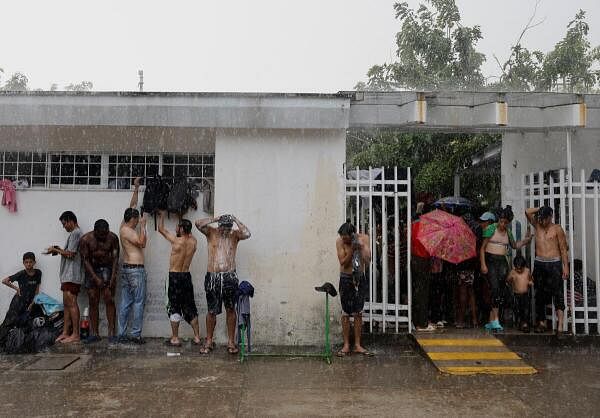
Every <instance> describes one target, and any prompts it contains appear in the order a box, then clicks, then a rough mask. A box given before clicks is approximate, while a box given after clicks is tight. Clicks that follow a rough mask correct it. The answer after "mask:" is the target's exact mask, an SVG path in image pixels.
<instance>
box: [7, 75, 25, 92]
mask: <svg viewBox="0 0 600 418" xmlns="http://www.w3.org/2000/svg"><path fill="white" fill-rule="evenodd" d="M28 83H29V78H27V76H26V75H25V74H23V73H18V72H17V73H14V74H12V75H11V76H10V77H9V78H8V80H6V82H5V83H4V86H2V87H0V90H4V91H27V90H29V87H28V86H27V84H28Z"/></svg>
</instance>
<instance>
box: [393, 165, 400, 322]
mask: <svg viewBox="0 0 600 418" xmlns="http://www.w3.org/2000/svg"><path fill="white" fill-rule="evenodd" d="M399 216H400V215H399V210H398V167H397V166H394V313H395V316H396V318H395V322H396V333H398V307H399V306H400V236H399V231H398V229H399V224H398V217H399Z"/></svg>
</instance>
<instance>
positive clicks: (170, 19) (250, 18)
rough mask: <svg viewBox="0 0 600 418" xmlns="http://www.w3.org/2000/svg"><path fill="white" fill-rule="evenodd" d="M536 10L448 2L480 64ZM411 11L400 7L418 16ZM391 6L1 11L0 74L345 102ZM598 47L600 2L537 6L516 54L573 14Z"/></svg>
mask: <svg viewBox="0 0 600 418" xmlns="http://www.w3.org/2000/svg"><path fill="white" fill-rule="evenodd" d="M534 2H535V0H502V1H492V0H457V3H458V4H459V7H460V10H461V13H462V16H463V21H464V23H465V24H466V25H469V26H471V25H474V24H479V25H480V26H481V28H482V31H483V35H484V39H483V41H481V43H480V44H479V49H480V51H482V52H484V53H485V54H486V55H487V56H488V62H487V63H486V64H485V67H484V70H485V73H486V75H497V74H498V70H497V65H496V64H495V63H494V61H493V59H492V55H491V54H492V53H496V54H497V55H498V56H499V57H500V58H501V59H502V58H506V56H507V54H508V50H509V47H510V45H511V43H512V42H514V40H515V39H516V38H517V37H518V35H519V33H520V31H521V29H522V28H523V27H524V25H525V23H526V22H527V20H528V18H529V16H530V14H531V12H532V10H533V5H534ZM418 3H419V1H418V0H409V4H411V5H415V6H416V5H417V4H418ZM393 4H394V1H390V0H304V1H288V0H253V1H249V0H239V1H233V0H232V1H225V0H223V1H178V0H171V1H169V2H165V1H154V0H145V1H137V0H136V1H134V0H126V1H123V0H119V1H108V0H105V1H97V2H93V1H81V0H77V1H67V0H54V1H47V0H39V1H30V0H19V1H12V2H2V6H1V8H0V13H1V16H2V23H1V24H0V45H1V47H0V68H4V71H5V76H4V78H3V79H5V77H6V73H8V74H10V73H13V72H15V71H20V72H23V73H25V74H26V75H28V76H29V79H30V86H31V87H33V88H38V87H40V88H44V89H48V88H49V87H50V85H51V84H52V83H57V84H58V85H59V86H60V87H62V86H64V85H65V84H68V83H71V82H79V81H82V80H90V81H92V82H93V83H94V89H95V90H136V89H137V71H138V69H143V70H144V74H145V82H146V84H145V90H146V91H169V90H170V91H243V92H253V91H256V92H327V93H328V92H336V91H339V90H351V89H352V88H353V86H354V85H355V83H356V82H357V81H359V80H364V79H365V74H366V71H367V70H368V68H369V67H370V66H371V65H373V64H379V63H383V62H385V61H387V62H389V61H390V60H392V59H393V57H394V53H395V43H394V37H395V34H396V32H398V30H399V28H400V25H399V22H398V21H397V20H395V19H394V11H393ZM579 9H584V10H586V11H587V12H588V18H587V20H588V22H589V23H590V25H591V30H590V38H591V40H592V43H593V44H594V45H599V44H600V0H569V1H565V0H542V3H541V6H540V8H539V10H538V18H539V19H542V18H545V19H546V20H545V22H544V24H543V25H541V26H539V27H537V28H535V29H533V30H532V31H530V32H529V33H528V34H527V36H526V39H525V42H524V43H525V45H526V46H527V47H529V48H531V49H541V50H543V51H548V50H550V49H551V48H552V47H553V46H554V44H555V43H556V42H558V41H559V40H560V39H561V38H562V36H563V35H564V33H565V30H566V25H567V23H568V22H569V20H570V19H572V18H573V16H574V15H575V13H576V12H577V10H579Z"/></svg>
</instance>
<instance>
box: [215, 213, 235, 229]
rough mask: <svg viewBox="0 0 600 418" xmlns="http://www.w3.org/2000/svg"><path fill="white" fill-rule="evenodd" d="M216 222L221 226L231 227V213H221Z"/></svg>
mask: <svg viewBox="0 0 600 418" xmlns="http://www.w3.org/2000/svg"><path fill="white" fill-rule="evenodd" d="M218 223H219V226H221V227H224V228H231V227H233V217H232V216H231V215H221V216H220V217H219V221H218Z"/></svg>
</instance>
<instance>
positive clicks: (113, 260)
mask: <svg viewBox="0 0 600 418" xmlns="http://www.w3.org/2000/svg"><path fill="white" fill-rule="evenodd" d="M79 251H80V252H81V257H82V258H83V265H84V267H85V273H86V277H85V287H86V288H87V290H88V299H89V305H90V325H91V327H90V336H89V337H88V338H87V340H86V341H85V342H86V343H88V344H91V343H95V342H98V341H100V335H99V332H98V322H99V321H98V305H99V302H100V295H102V298H103V299H104V305H105V307H106V319H107V320H108V340H109V342H111V343H114V342H117V338H116V336H115V317H116V312H115V300H114V296H115V286H116V285H117V272H118V270H119V269H118V263H119V238H118V237H117V236H116V235H115V234H114V233H112V232H110V231H109V230H108V222H106V220H104V219H98V220H97V221H96V222H95V223H94V230H93V231H91V232H88V233H87V234H85V235H83V237H81V242H80V244H79Z"/></svg>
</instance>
